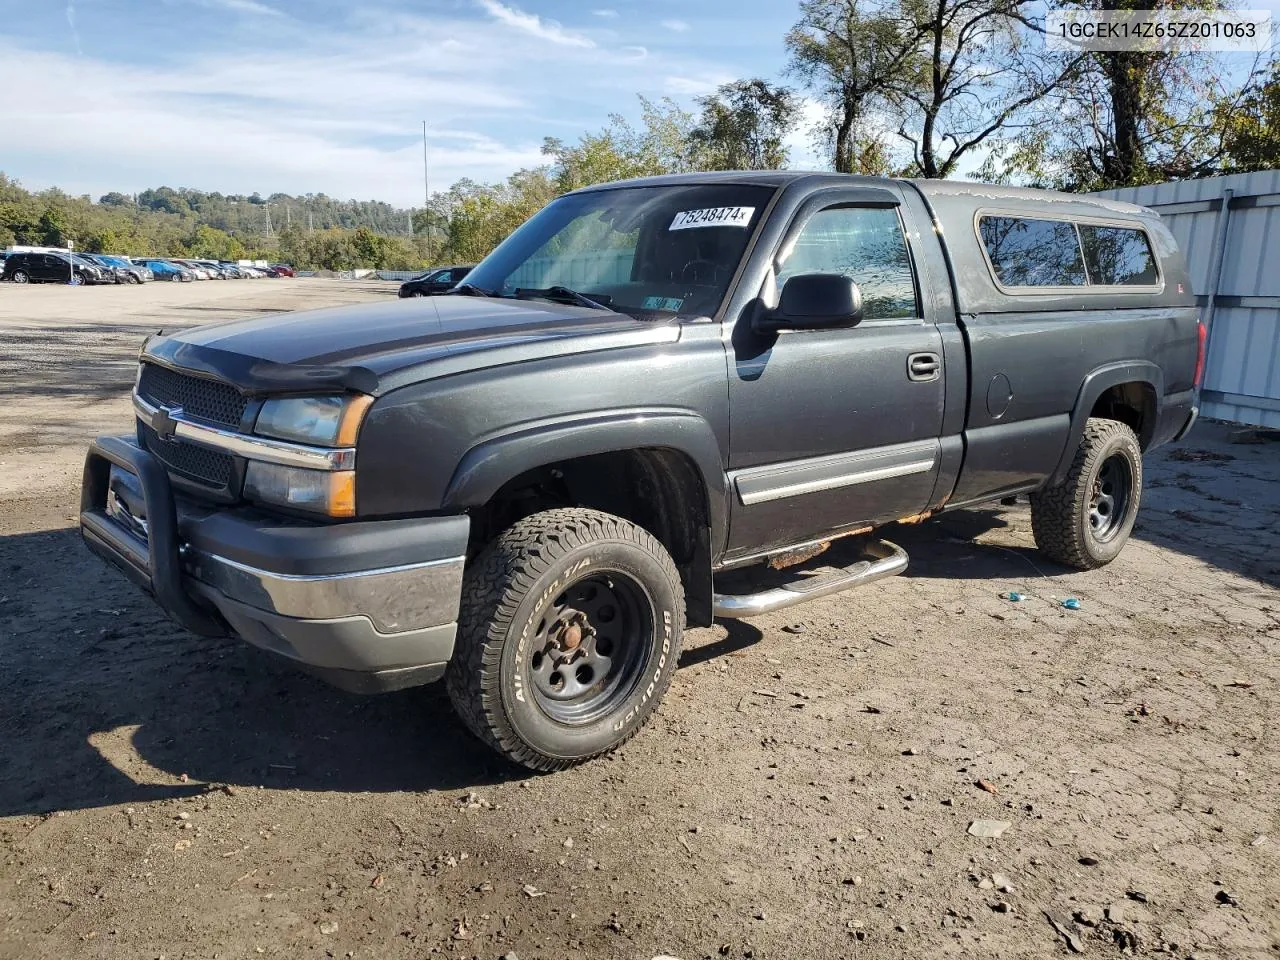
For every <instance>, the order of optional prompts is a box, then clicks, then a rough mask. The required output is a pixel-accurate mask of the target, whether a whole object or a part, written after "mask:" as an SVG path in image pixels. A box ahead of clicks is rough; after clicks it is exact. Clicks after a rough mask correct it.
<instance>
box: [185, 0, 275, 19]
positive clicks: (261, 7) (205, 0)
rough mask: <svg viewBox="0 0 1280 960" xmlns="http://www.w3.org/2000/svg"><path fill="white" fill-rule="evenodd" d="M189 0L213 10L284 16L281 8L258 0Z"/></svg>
mask: <svg viewBox="0 0 1280 960" xmlns="http://www.w3.org/2000/svg"><path fill="white" fill-rule="evenodd" d="M188 2H189V3H194V4H196V5H197V6H201V7H208V8H209V9H211V10H227V11H230V12H232V13H247V14H252V15H253V16H256V17H282V16H284V14H282V13H281V12H280V11H279V10H277V9H275V8H274V7H269V6H267V5H266V4H265V3H259V2H258V0H188Z"/></svg>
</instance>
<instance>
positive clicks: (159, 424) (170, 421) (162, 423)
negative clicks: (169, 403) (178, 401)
mask: <svg viewBox="0 0 1280 960" xmlns="http://www.w3.org/2000/svg"><path fill="white" fill-rule="evenodd" d="M181 419H182V408H181V407H160V408H159V409H158V410H156V412H155V413H153V414H152V415H151V429H152V430H154V431H155V432H156V435H157V436H158V437H160V439H161V440H172V439H173V438H174V436H175V435H176V434H177V432H178V421H179V420H181Z"/></svg>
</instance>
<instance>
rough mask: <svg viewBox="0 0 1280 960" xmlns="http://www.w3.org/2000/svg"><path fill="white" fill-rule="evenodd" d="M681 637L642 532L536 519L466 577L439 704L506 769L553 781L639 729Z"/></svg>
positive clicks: (660, 566)
mask: <svg viewBox="0 0 1280 960" xmlns="http://www.w3.org/2000/svg"><path fill="white" fill-rule="evenodd" d="M683 633H684V588H683V587H682V585H681V583H680V575H679V573H677V571H676V567H675V564H674V563H673V562H672V560H671V557H670V555H669V554H668V553H667V551H666V550H665V549H663V547H662V544H660V543H659V542H658V541H657V540H656V539H655V538H654V537H653V536H652V535H651V534H649V533H648V531H646V530H644V529H642V528H640V527H637V526H636V525H635V524H633V523H631V522H629V521H627V520H623V519H622V518H621V517H615V516H612V515H610V514H607V513H601V512H599V511H596V510H585V509H576V508H575V509H562V510H549V511H546V512H545V513H538V514H534V515H533V516H530V517H527V518H525V519H524V520H521V521H519V522H517V523H515V524H513V525H512V526H511V527H510V528H508V529H507V530H506V531H505V532H503V533H502V534H501V535H500V536H499V537H498V539H497V540H495V541H494V542H493V543H492V544H490V545H489V546H488V547H486V548H485V549H484V550H483V551H482V552H481V553H480V555H479V556H478V557H477V558H476V559H475V560H474V561H473V562H472V563H471V564H470V566H469V569H468V572H467V574H466V577H465V580H464V583H463V592H462V609H461V612H460V614H459V617H458V641H457V646H456V649H455V650H454V655H453V659H452V660H451V661H450V664H449V669H448V673H447V675H446V680H447V686H448V690H449V698H450V699H451V700H452V701H453V706H454V709H455V710H456V711H457V713H458V715H459V716H460V717H461V719H462V721H463V722H464V723H465V724H466V726H467V727H468V728H469V729H470V730H471V732H472V733H474V734H475V735H476V736H477V737H479V738H480V739H481V740H483V741H484V742H485V743H487V744H488V745H489V746H491V747H492V748H494V749H495V750H497V751H498V752H499V753H501V754H503V755H504V756H506V757H507V758H509V759H510V760H513V761H515V762H516V763H519V764H521V765H523V766H525V767H528V768H530V769H532V770H542V771H551V770H563V769H565V768H567V767H570V766H572V765H574V764H576V763H580V762H582V761H583V760H588V759H590V758H592V757H595V756H599V755H600V754H602V753H607V752H608V751H610V750H613V749H614V748H615V747H617V746H619V745H620V744H622V743H623V742H624V741H626V740H627V739H628V738H629V737H631V736H632V735H633V734H634V733H635V732H636V731H637V730H639V729H640V727H641V726H643V725H644V722H645V721H646V720H647V719H648V718H649V716H650V715H651V714H652V713H653V711H654V709H655V708H656V707H657V705H658V701H659V700H661V699H662V695H663V693H665V692H666V689H667V686H668V685H669V684H670V682H671V677H672V675H673V674H674V672H675V668H676V661H677V660H678V659H679V656H680V643H681V639H682V637H683Z"/></svg>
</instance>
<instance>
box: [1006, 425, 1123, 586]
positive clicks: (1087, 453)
mask: <svg viewBox="0 0 1280 960" xmlns="http://www.w3.org/2000/svg"><path fill="white" fill-rule="evenodd" d="M1141 502H1142V448H1141V446H1140V445H1139V444H1138V438H1137V436H1136V435H1135V434H1134V432H1133V430H1132V429H1131V428H1130V427H1129V426H1128V425H1126V424H1123V423H1120V422H1119V421H1117V420H1104V419H1101V418H1098V417H1095V418H1092V419H1090V420H1089V422H1088V423H1087V424H1086V425H1085V430H1084V436H1083V437H1081V439H1080V447H1079V449H1077V450H1076V455H1075V458H1074V459H1073V460H1072V462H1071V469H1070V471H1069V472H1068V474H1067V477H1066V479H1065V480H1064V481H1063V482H1062V483H1061V484H1059V485H1058V486H1054V487H1046V488H1045V489H1043V490H1040V491H1038V492H1036V493H1033V494H1032V495H1031V529H1032V532H1033V533H1034V535H1035V538H1036V545H1037V546H1038V547H1039V548H1040V549H1041V551H1043V552H1044V553H1046V554H1048V555H1049V556H1050V557H1052V558H1053V559H1054V560H1057V561H1058V562H1059V563H1063V564H1066V565H1067V566H1069V567H1075V568H1076V569H1078V570H1093V569H1096V568H1097V567H1102V566H1105V565H1106V564H1108V563H1110V562H1111V561H1112V560H1114V559H1115V558H1116V557H1117V556H1118V555H1119V553H1120V551H1121V550H1122V549H1123V548H1124V545H1125V544H1126V543H1127V542H1128V540H1129V534H1130V533H1132V532H1133V524H1134V521H1135V520H1136V519H1137V517H1138V507H1139V505H1140V504H1141Z"/></svg>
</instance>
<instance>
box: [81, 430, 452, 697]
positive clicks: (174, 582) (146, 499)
mask: <svg viewBox="0 0 1280 960" xmlns="http://www.w3.org/2000/svg"><path fill="white" fill-rule="evenodd" d="M113 466H114V467H116V468H117V471H118V472H117V474H116V488H115V490H112V489H111V484H112V467H113ZM119 471H123V474H121V473H120V472H119ZM129 477H136V478H137V483H136V485H135V486H136V489H138V490H140V492H141V500H142V503H141V504H137V503H135V504H133V507H134V509H133V511H130V510H129V509H128V508H127V507H126V509H124V510H121V509H120V505H121V503H122V502H123V501H127V500H128V499H129V497H130V493H129V491H130V490H131V489H134V487H131V486H130V483H131V481H129V482H125V481H127V480H128V478H129ZM122 498H123V501H122ZM109 501H110V502H109ZM139 514H142V515H143V517H142V518H141V519H139V518H138V515H139ZM80 528H81V533H82V535H83V537H84V541H85V543H86V545H87V546H88V547H89V548H90V549H91V550H92V551H93V552H94V553H96V554H98V555H99V556H101V557H102V558H104V559H105V560H107V561H108V562H110V563H111V564H113V565H114V566H116V567H118V568H119V569H121V570H122V571H123V572H124V573H125V574H126V575H128V576H129V577H130V579H132V580H134V581H135V582H136V583H137V584H139V585H140V586H141V587H142V588H143V589H144V590H146V591H147V592H148V593H150V594H151V595H152V597H154V598H155V600H156V602H157V603H158V604H159V605H160V606H161V607H162V608H164V609H165V611H166V612H168V613H169V615H170V616H172V617H173V618H174V619H175V620H176V621H178V622H179V623H180V624H182V625H183V626H184V627H186V628H187V629H189V630H191V631H192V632H194V633H197V634H200V635H203V636H220V635H226V634H227V633H228V632H234V633H235V634H237V635H239V636H240V637H241V638H242V639H244V640H246V641H247V642H249V643H251V644H253V645H255V646H258V647H261V648H263V649H266V650H270V651H271V652H273V653H277V654H279V655H281V656H284V657H286V658H288V659H290V660H292V661H294V662H295V663H297V664H298V665H299V666H301V667H303V668H305V669H307V670H308V671H310V672H313V673H316V674H319V675H320V676H322V677H323V678H324V679H326V680H328V681H330V682H331V683H334V684H336V685H337V686H340V687H342V688H344V689H347V690H353V691H356V692H360V693H375V692H379V691H383V690H393V689H399V688H401V687H407V686H414V685H417V684H421V683H428V682H430V681H432V680H435V679H437V678H439V677H440V676H441V674H443V673H444V669H445V666H446V664H447V663H448V661H449V658H450V657H451V656H452V654H453V644H454V637H455V634H456V631H457V617H458V604H459V596H460V594H461V588H462V570H463V564H464V556H465V552H466V545H467V537H468V533H469V521H468V518H467V517H465V516H452V517H436V518H427V519H416V520H389V521H371V522H356V523H344V524H328V525H301V524H296V523H283V522H281V521H279V520H278V519H273V518H269V517H266V516H264V515H262V514H259V513H256V512H254V511H251V510H247V509H239V510H227V509H224V510H209V509H207V508H203V507H200V506H197V505H195V504H192V503H189V502H185V501H180V500H177V499H176V498H175V497H174V494H173V489H172V486H171V484H170V482H169V477H168V474H167V473H166V472H165V470H164V467H163V466H162V465H161V464H160V463H159V461H157V460H156V459H155V458H154V457H152V456H151V455H150V454H149V453H147V452H146V451H144V450H142V449H140V448H139V447H138V446H137V444H136V443H134V442H133V440H132V439H131V438H123V437H100V438H99V439H98V440H96V441H95V442H94V443H93V444H92V445H91V446H90V448H89V453H88V456H87V458H86V460H85V471H84V487H83V490H82V494H81V511H80Z"/></svg>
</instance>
